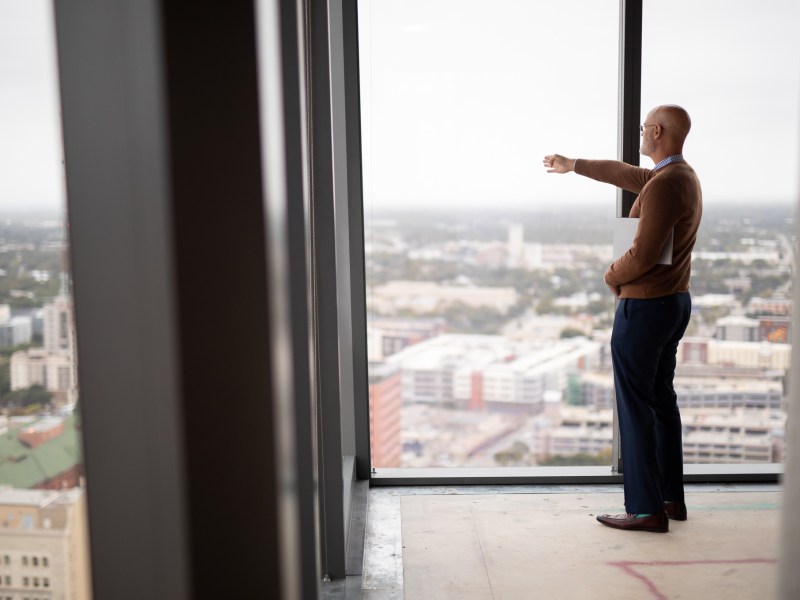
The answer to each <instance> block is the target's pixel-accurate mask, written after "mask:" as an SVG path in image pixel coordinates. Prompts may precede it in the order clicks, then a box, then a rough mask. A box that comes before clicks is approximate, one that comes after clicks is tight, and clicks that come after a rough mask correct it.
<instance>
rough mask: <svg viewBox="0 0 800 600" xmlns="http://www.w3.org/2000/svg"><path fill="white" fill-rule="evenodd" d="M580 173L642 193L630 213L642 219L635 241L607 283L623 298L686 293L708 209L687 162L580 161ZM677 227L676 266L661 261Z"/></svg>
mask: <svg viewBox="0 0 800 600" xmlns="http://www.w3.org/2000/svg"><path fill="white" fill-rule="evenodd" d="M575 172H576V173H578V174H579V175H585V176H586V177H591V178H592V179H596V180H597V181H603V182H605V183H610V184H612V185H615V186H617V187H620V188H623V189H626V190H630V191H631V192H633V193H635V194H639V197H638V198H637V199H636V202H634V203H633V207H632V208H631V213H630V216H631V217H639V226H638V229H637V231H636V236H635V237H634V239H633V245H632V246H631V247H630V249H629V250H628V251H627V252H626V253H625V254H623V255H622V256H620V257H619V258H618V259H617V260H615V261H614V263H613V264H612V265H611V266H610V267H609V268H608V270H607V271H606V274H605V281H606V284H607V285H609V286H610V287H618V288H619V289H620V295H619V297H620V298H659V297H661V296H667V295H669V294H675V293H677V292H685V291H687V290H688V289H689V274H690V273H691V260H692V248H694V243H695V240H696V239H697V229H698V227H699V226H700V217H701V216H702V213H703V193H702V191H701V190H700V181H699V180H698V178H697V174H696V173H695V172H694V169H692V167H690V166H689V165H688V164H687V163H686V162H674V163H670V164H668V165H666V166H664V167H662V168H661V169H659V170H658V171H654V170H652V169H643V168H641V167H634V166H632V165H629V164H626V163H622V162H619V161H616V160H584V159H578V160H577V161H575ZM673 230H674V232H675V235H674V238H673V245H672V264H671V265H659V264H656V263H657V262H658V258H659V256H660V255H661V251H662V249H663V248H664V245H665V244H666V243H667V240H668V239H669V234H670V232H671V231H673Z"/></svg>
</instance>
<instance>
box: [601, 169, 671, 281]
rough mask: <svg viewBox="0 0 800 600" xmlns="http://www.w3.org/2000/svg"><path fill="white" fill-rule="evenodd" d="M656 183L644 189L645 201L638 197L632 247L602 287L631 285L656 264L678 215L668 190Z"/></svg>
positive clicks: (609, 269)
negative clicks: (638, 202)
mask: <svg viewBox="0 0 800 600" xmlns="http://www.w3.org/2000/svg"><path fill="white" fill-rule="evenodd" d="M659 183H660V182H653V184H652V185H651V186H650V187H648V190H647V193H646V198H645V197H643V196H644V195H642V196H639V201H640V209H641V212H640V214H639V226H638V228H637V230H636V235H635V236H634V238H633V245H632V246H631V247H630V248H629V249H628V251H627V252H626V253H625V254H623V255H622V256H620V257H619V258H618V259H617V260H615V261H614V262H613V263H612V265H611V266H610V267H609V268H608V270H607V271H606V274H605V282H606V284H608V285H610V286H621V285H624V284H626V283H630V282H631V281H635V280H636V279H638V278H639V277H641V276H642V275H644V274H645V273H647V272H648V271H650V270H651V269H652V268H653V267H655V266H656V264H657V263H658V259H659V257H660V256H661V252H662V250H663V249H664V245H665V244H666V243H667V241H668V240H669V236H670V233H672V231H673V228H674V227H675V224H676V223H677V222H678V220H679V218H680V212H681V207H680V204H679V203H677V202H675V201H674V195H675V194H674V191H673V190H671V187H670V186H669V185H665V184H660V185H659Z"/></svg>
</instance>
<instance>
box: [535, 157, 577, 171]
mask: <svg viewBox="0 0 800 600" xmlns="http://www.w3.org/2000/svg"><path fill="white" fill-rule="evenodd" d="M542 164H543V165H544V166H545V168H546V169H547V172H548V173H569V172H570V171H574V170H575V159H574V158H567V157H566V156H561V155H560V154H548V155H547V156H545V157H544V160H543V161H542Z"/></svg>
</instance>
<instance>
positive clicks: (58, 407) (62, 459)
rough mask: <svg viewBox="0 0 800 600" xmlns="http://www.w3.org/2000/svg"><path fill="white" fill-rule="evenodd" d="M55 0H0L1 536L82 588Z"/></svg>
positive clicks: (83, 542)
mask: <svg viewBox="0 0 800 600" xmlns="http://www.w3.org/2000/svg"><path fill="white" fill-rule="evenodd" d="M52 4H53V3H52V2H49V1H46V0H30V1H26V2H0V131H2V135H0V434H1V435H0V547H1V548H3V549H4V550H6V549H9V550H11V551H12V552H13V553H12V556H21V560H20V563H19V564H21V565H22V566H23V567H27V568H31V567H35V566H37V565H38V564H39V559H38V557H37V556H34V555H33V553H41V552H42V550H43V549H47V551H48V552H52V553H53V554H51V556H53V557H54V562H55V563H57V564H59V565H67V567H66V569H67V570H66V571H63V572H61V573H59V576H58V578H57V579H53V583H54V585H53V586H52V587H50V589H49V591H51V592H52V593H53V594H54V595H56V596H58V597H64V598H66V597H70V598H72V597H74V598H90V597H91V590H90V574H89V564H88V563H89V555H88V532H87V525H86V522H87V520H86V518H85V511H86V500H85V494H84V478H83V454H82V449H81V439H80V433H79V431H80V412H79V410H78V406H79V403H78V385H77V375H76V366H77V365H76V362H77V361H76V354H75V321H74V316H73V315H74V311H73V303H72V294H71V277H70V268H69V237H68V231H69V228H68V225H67V222H66V216H65V213H66V210H65V209H66V206H65V203H66V198H65V192H64V166H63V149H62V141H61V120H60V100H59V94H58V74H57V61H56V45H55V30H54V29H55V28H54V22H53V6H52ZM22 530H24V534H23V533H22ZM54 540H59V541H58V543H55V542H54ZM59 555H60V558H59ZM29 557H31V558H30V560H29ZM15 560H16V559H15ZM3 561H4V562H5V563H6V564H8V562H9V557H8V556H7V555H4V556H3ZM48 564H49V563H48V562H46V559H42V565H43V566H47V565H48ZM56 582H58V583H57V584H56ZM6 583H7V584H8V583H9V582H8V579H6ZM30 583H31V581H30V579H29V578H28V577H25V578H24V579H22V584H23V586H29V585H30ZM40 583H41V582H40V580H39V578H38V577H36V578H33V586H35V587H38V586H39V585H40ZM46 585H50V581H49V580H46Z"/></svg>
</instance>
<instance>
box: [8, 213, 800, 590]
mask: <svg viewBox="0 0 800 600" xmlns="http://www.w3.org/2000/svg"><path fill="white" fill-rule="evenodd" d="M607 212H608V211H607V210H606V209H605V208H601V207H597V206H593V207H580V208H579V209H574V210H569V211H555V210H553V211H551V212H547V211H538V212H537V211H529V212H517V213H512V212H501V211H496V212H491V211H486V212H480V213H476V212H473V213H465V212H462V213H459V214H449V213H444V212H441V213H434V212H425V213H422V212H417V213H414V212H410V211H405V212H404V211H397V212H394V213H392V212H387V213H385V214H380V215H378V216H376V215H375V214H373V213H372V212H371V211H367V215H366V216H367V217H368V218H367V227H366V230H367V234H366V236H365V257H366V279H367V311H368V323H367V324H368V328H367V332H368V340H367V350H368V358H369V390H370V399H369V400H370V416H371V423H370V429H371V431H370V433H371V450H372V460H373V466H374V467H375V468H376V470H379V469H381V468H396V467H408V468H410V467H492V468H502V467H520V466H537V465H538V466H550V465H610V464H611V460H612V459H611V444H612V436H613V403H614V393H613V387H614V383H613V377H612V374H611V361H610V355H609V339H610V335H611V326H612V324H613V312H614V308H615V302H614V298H613V296H612V295H611V294H610V292H609V291H608V290H607V288H606V287H605V285H604V284H603V281H602V274H603V272H604V271H605V269H606V267H607V265H608V264H609V263H610V262H611V261H612V259H613V258H614V257H613V250H612V228H613V227H612V226H613V216H612V215H609V214H607ZM751 213H752V208H751V207H746V206H744V205H741V206H737V205H731V206H724V207H719V208H716V207H715V208H711V209H707V210H706V214H705V216H704V221H703V225H702V227H701V233H700V237H699V239H698V243H697V246H696V248H695V254H694V262H693V276H692V277H693V280H692V301H693V315H692V321H691V323H690V326H689V329H688V331H687V334H686V336H685V338H684V340H683V341H682V343H681V345H680V347H679V353H678V369H677V373H676V378H675V388H676V391H677V394H678V401H679V404H680V406H681V409H682V416H683V429H684V458H685V462H687V463H775V462H781V461H782V460H783V451H784V424H785V420H786V402H787V391H786V379H787V377H786V375H787V370H788V367H789V362H790V350H791V348H790V344H789V341H790V339H791V314H792V302H791V297H792V290H791V285H792V273H793V268H794V264H793V263H794V258H793V257H794V244H795V241H794V234H793V231H794V224H793V220H794V213H793V207H791V206H789V205H775V206H760V207H759V214H758V215H756V216H754V215H752V214H751ZM76 367H77V354H76V345H75V319H74V309H73V303H72V294H71V277H70V268H69V257H68V231H67V228H66V227H65V224H64V222H63V220H62V219H60V218H52V217H47V218H46V217H43V216H36V217H34V216H30V217H22V216H16V217H13V218H12V217H8V216H7V217H5V218H3V219H0V524H2V527H0V582H1V583H0V587H2V589H3V590H4V591H7V590H14V593H17V592H18V593H19V595H20V597H24V598H29V599H30V600H44V599H51V598H61V597H90V593H91V592H90V570H89V569H90V567H89V554H88V532H87V527H86V523H87V520H86V497H85V493H84V487H85V480H84V468H83V458H82V453H81V439H80V430H81V426H80V423H81V417H80V399H79V385H78V378H77V368H76ZM0 597H2V595H0Z"/></svg>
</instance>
